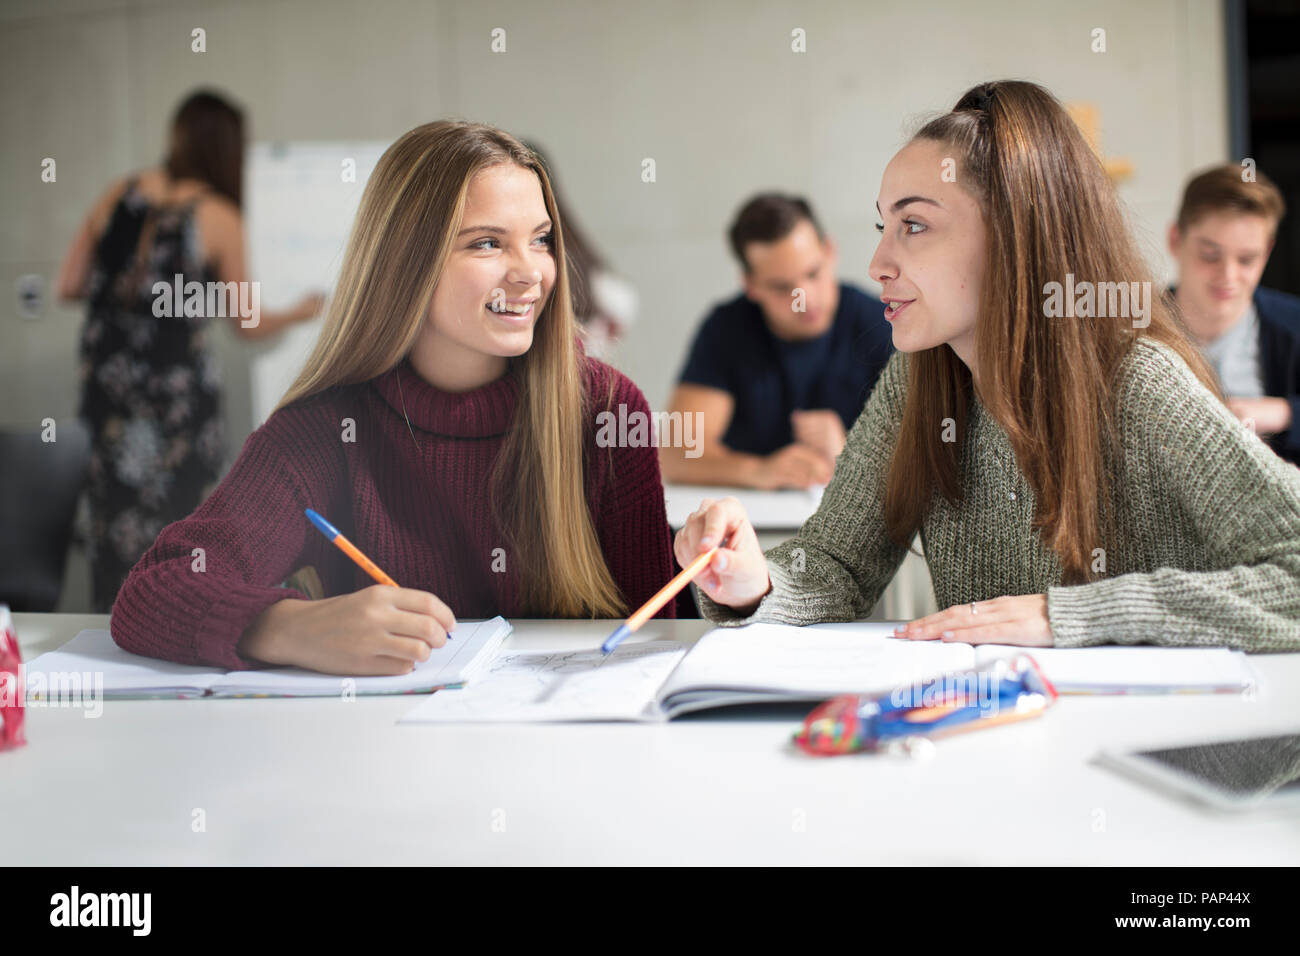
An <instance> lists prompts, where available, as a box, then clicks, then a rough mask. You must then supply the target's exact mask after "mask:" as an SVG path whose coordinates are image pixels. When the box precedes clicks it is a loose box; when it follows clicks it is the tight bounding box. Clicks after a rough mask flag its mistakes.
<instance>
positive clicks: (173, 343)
mask: <svg viewBox="0 0 1300 956" xmlns="http://www.w3.org/2000/svg"><path fill="white" fill-rule="evenodd" d="M198 198H199V197H195V198H193V199H190V200H188V201H186V202H185V203H182V204H179V205H168V206H157V205H153V204H151V203H150V202H149V201H148V200H147V199H146V198H145V197H144V196H143V195H142V194H141V193H140V192H139V191H138V190H137V182H136V180H135V179H132V180H131V181H130V182H129V183H128V185H127V187H126V190H125V191H124V193H123V194H122V198H121V199H120V200H118V203H117V205H116V206H115V207H114V209H113V212H112V215H111V216H110V218H109V222H108V225H107V226H106V227H105V229H104V232H103V235H102V236H101V237H100V239H99V241H98V242H97V244H96V247H95V252H94V258H93V262H92V265H91V272H90V286H89V292H88V296H87V298H88V300H89V308H88V313H87V317H86V324H85V327H84V328H83V330H82V335H81V346H80V356H81V401H80V406H79V408H78V414H79V416H80V417H81V418H82V419H84V420H85V421H86V423H87V424H88V425H89V427H90V431H91V436H92V437H91V456H90V466H89V470H88V475H87V483H86V497H85V509H84V511H83V513H82V517H81V524H80V532H81V534H80V536H81V538H82V540H83V541H84V543H85V545H86V552H87V557H88V559H89V561H90V567H91V577H92V585H93V603H94V611H95V613H98V614H104V613H108V612H109V610H110V609H111V607H112V604H113V599H114V598H115V597H116V596H117V591H118V588H119V587H121V585H122V582H123V581H124V580H125V579H126V575H127V573H128V572H129V571H130V570H131V568H132V567H133V566H134V565H135V563H136V562H137V561H139V559H140V558H141V556H143V554H144V553H145V551H147V550H148V548H149V546H150V545H151V544H152V543H153V540H154V538H155V537H157V535H158V532H159V531H161V530H162V529H163V528H164V527H165V526H166V525H168V524H170V523H171V522H172V521H176V520H178V519H180V518H183V517H185V516H186V515H188V514H189V513H190V512H192V511H193V510H194V509H195V508H196V507H198V505H199V503H200V502H201V500H202V496H203V494H204V492H205V490H206V489H207V487H208V486H209V485H211V484H212V483H214V482H215V481H216V480H217V479H218V478H219V477H220V475H221V472H222V466H223V463H224V462H223V459H224V440H223V439H224V436H223V427H222V422H221V417H220V394H219V389H220V382H219V380H218V372H217V369H216V366H215V362H214V360H213V358H212V356H211V354H210V353H209V351H208V344H207V330H206V328H205V326H206V325H207V322H208V317H206V316H186V315H184V311H185V310H184V309H183V308H182V309H180V310H176V309H173V310H172V312H171V316H172V317H158V316H155V314H154V311H155V308H154V303H155V301H156V300H157V299H158V296H157V295H155V293H154V284H155V283H157V282H165V283H167V286H168V288H169V290H170V289H171V288H172V287H173V285H174V283H175V282H176V276H177V275H179V276H180V277H181V278H180V282H181V284H182V289H183V288H184V284H185V283H186V282H193V281H198V282H202V283H207V282H209V281H213V280H214V279H215V276H214V275H213V274H212V272H211V270H210V269H209V268H208V267H207V266H205V264H203V263H202V262H200V261H199V257H198V248H197V242H196V233H195V224H194V207H195V205H196V203H197V202H198ZM205 288H206V285H205ZM167 296H168V299H169V304H171V303H170V300H171V298H172V296H171V293H170V291H169V292H168V293H167ZM182 302H183V300H182Z"/></svg>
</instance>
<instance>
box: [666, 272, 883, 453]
mask: <svg viewBox="0 0 1300 956" xmlns="http://www.w3.org/2000/svg"><path fill="white" fill-rule="evenodd" d="M884 311H885V307H884V304H883V303H882V302H881V301H880V300H879V299H874V298H872V297H871V296H869V295H867V293H865V292H863V291H862V290H861V289H859V288H858V287H857V286H853V285H848V284H847V283H840V301H839V306H838V307H837V308H836V310H835V319H834V321H833V322H832V323H831V327H830V328H829V329H828V330H827V331H826V333H825V334H823V335H821V336H818V337H817V338H815V339H807V340H804V341H801V342H786V341H784V340H782V339H779V338H777V337H776V336H775V335H773V334H772V331H771V329H769V328H768V326H767V321H766V320H765V319H764V318H763V311H762V309H761V308H759V306H758V304H757V303H755V302H751V301H750V300H749V299H747V298H746V297H745V296H744V295H740V296H738V297H737V298H735V299H732V300H731V301H730V302H724V303H723V304H721V305H718V306H716V307H714V309H713V311H712V312H710V313H709V316H708V318H706V319H705V320H704V324H703V325H702V326H701V327H700V331H699V332H698V333H697V334H696V336H695V342H694V343H693V344H692V346H691V352H690V355H689V356H688V357H687V360H686V366H685V368H683V369H682V373H681V376H680V377H679V379H680V381H681V383H682V384H684V385H703V386H706V387H708V388H716V389H721V390H722V391H724V392H727V393H729V394H730V395H731V397H732V399H733V400H734V401H735V410H734V411H733V413H732V416H731V424H730V425H729V426H728V427H727V431H726V434H724V435H723V437H722V443H723V444H724V445H726V446H727V447H728V448H730V449H731V450H732V451H739V452H748V453H749V454H754V455H768V454H771V453H772V452H774V451H777V450H778V449H780V448H784V447H785V446H786V445H788V444H790V443H791V442H793V441H794V430H793V427H792V426H791V424H790V413H791V412H793V411H796V410H804V409H818V408H828V409H832V410H834V411H835V412H838V413H839V416H840V419H841V420H842V421H843V423H844V430H845V431H848V430H849V429H850V428H851V427H852V426H853V422H854V421H855V420H856V419H857V417H858V414H859V413H860V412H861V411H862V407H863V405H865V404H866V401H867V396H868V395H870V394H871V389H872V387H873V386H874V385H875V384H876V378H877V377H878V376H879V375H880V371H881V369H883V368H884V367H885V363H886V362H887V361H889V356H890V355H892V354H893V351H894V346H893V342H892V333H891V332H890V328H889V323H888V322H887V321H886V320H885V316H884Z"/></svg>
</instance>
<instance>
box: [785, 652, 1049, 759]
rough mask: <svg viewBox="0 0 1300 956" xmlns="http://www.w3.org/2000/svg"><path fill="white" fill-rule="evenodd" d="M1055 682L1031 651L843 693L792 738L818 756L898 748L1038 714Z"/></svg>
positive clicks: (820, 708) (817, 711) (816, 712)
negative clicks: (872, 692) (875, 690)
mask: <svg viewBox="0 0 1300 956" xmlns="http://www.w3.org/2000/svg"><path fill="white" fill-rule="evenodd" d="M1056 699H1057V694H1056V688H1054V687H1053V686H1052V684H1051V681H1049V680H1048V679H1047V677H1046V676H1044V674H1043V672H1042V671H1041V670H1040V669H1039V667H1038V663H1037V662H1036V661H1035V660H1034V659H1033V658H1032V657H1031V656H1030V655H1028V654H1017V655H1016V656H1015V657H1012V658H1010V659H1003V660H995V661H991V662H989V663H988V664H985V665H982V666H980V667H976V668H973V669H971V670H965V671H956V672H953V673H950V674H944V675H941V676H939V677H932V678H929V679H927V680H924V681H918V682H915V683H913V684H908V685H905V686H903V687H896V688H894V689H893V690H892V691H890V692H889V693H887V694H881V695H878V696H863V695H859V694H841V695H840V696H838V697H833V698H831V699H830V700H828V701H826V702H825V703H822V704H820V705H818V707H817V708H816V709H815V710H813V711H812V713H810V714H809V715H808V716H807V717H806V718H805V719H804V723H803V727H802V728H801V729H800V730H799V732H798V733H796V734H795V738H794V741H795V744H796V745H797V746H798V747H799V748H800V749H801V750H803V751H804V752H805V753H809V754H813V755H815V756H819V757H826V756H833V755H836V754H848V753H863V752H867V753H876V752H881V751H887V750H893V749H896V745H901V749H906V746H907V745H908V744H909V743H911V742H913V741H915V740H916V739H917V738H921V739H925V738H932V737H940V736H944V735H946V734H951V733H957V732H960V731H964V730H979V729H981V728H985V727H995V726H998V725H1000V724H1005V723H1010V722H1012V721H1017V720H1025V719H1027V718H1030V717H1037V716H1038V715H1039V714H1042V713H1043V712H1044V711H1045V710H1046V709H1047V708H1048V707H1050V706H1051V705H1052V704H1054V703H1055V702H1056Z"/></svg>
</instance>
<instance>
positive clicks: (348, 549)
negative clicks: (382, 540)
mask: <svg viewBox="0 0 1300 956" xmlns="http://www.w3.org/2000/svg"><path fill="white" fill-rule="evenodd" d="M306 510H307V517H308V518H310V519H311V523H312V524H314V525H315V526H316V527H317V528H318V529H319V530H320V533H321V534H323V535H325V537H326V538H328V539H329V540H330V541H331V542H332V543H334V544H335V545H337V546H338V549H339V550H340V551H342V552H343V553H344V554H346V555H347V556H348V557H349V558H351V559H352V560H353V561H355V562H356V563H357V564H359V565H360V566H361V569H362V570H363V571H365V572H366V574H368V575H370V576H371V577H372V578H374V579H375V580H376V581H378V582H379V583H380V584H387V585H388V586H389V587H392V588H395V587H398V584H397V582H396V581H394V580H393V579H392V578H390V577H389V576H388V575H387V574H385V573H384V572H383V570H382V569H381V568H380V567H379V565H377V564H375V562H373V561H371V560H370V559H369V558H367V557H366V556H365V555H364V554H362V553H361V549H360V548H358V547H357V546H356V545H355V544H353V543H352V542H351V541H349V540H348V539H347V538H345V537H343V535H341V534H339V529H338V528H336V527H334V526H333V525H332V524H330V523H329V522H328V521H326V520H325V518H324V517H322V516H321V515H320V514H318V513H317V512H315V511H312V510H311V509H310V508H308V509H306ZM451 637H452V635H451V632H450V631H448V632H447V640H449V641H450V640H451Z"/></svg>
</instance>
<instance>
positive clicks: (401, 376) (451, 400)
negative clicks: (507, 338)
mask: <svg viewBox="0 0 1300 956" xmlns="http://www.w3.org/2000/svg"><path fill="white" fill-rule="evenodd" d="M370 384H371V385H372V386H374V388H375V390H376V391H377V392H379V394H380V395H381V396H383V399H384V401H386V402H387V403H388V404H389V405H390V406H391V407H392V409H393V411H394V412H396V413H397V415H398V417H399V418H402V408H403V404H405V408H406V416H407V417H409V418H410V421H411V425H412V426H413V427H415V428H419V429H421V430H422V431H426V432H432V433H433V434H436V435H446V436H449V437H452V438H490V437H492V436H494V435H504V434H505V433H506V432H507V431H508V430H509V428H510V421H511V418H512V417H513V416H514V412H515V405H516V403H517V400H518V385H517V383H516V378H515V369H514V367H513V366H512V367H511V368H510V370H509V371H507V372H506V374H505V375H503V376H502V377H501V378H499V379H497V380H495V381H493V382H489V383H488V384H487V385H484V386H482V387H480V388H475V389H471V390H470V391H468V392H444V391H443V390H442V389H440V388H437V387H436V386H434V385H430V384H429V383H428V382H426V381H425V380H424V379H423V378H421V376H420V374H419V372H417V371H416V370H415V368H414V366H412V365H411V360H410V356H407V357H406V358H403V359H402V361H401V362H399V363H398V364H397V366H396V367H395V368H392V369H389V370H388V371H387V372H385V373H383V374H382V375H380V376H378V377H376V378H373V379H371V380H370ZM403 421H405V419H404V418H403Z"/></svg>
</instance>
